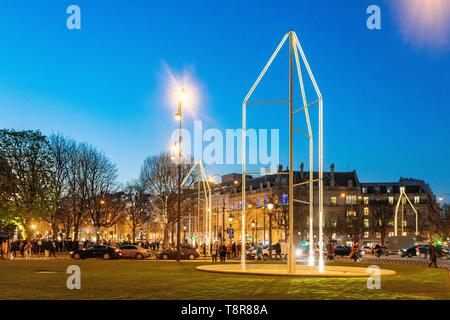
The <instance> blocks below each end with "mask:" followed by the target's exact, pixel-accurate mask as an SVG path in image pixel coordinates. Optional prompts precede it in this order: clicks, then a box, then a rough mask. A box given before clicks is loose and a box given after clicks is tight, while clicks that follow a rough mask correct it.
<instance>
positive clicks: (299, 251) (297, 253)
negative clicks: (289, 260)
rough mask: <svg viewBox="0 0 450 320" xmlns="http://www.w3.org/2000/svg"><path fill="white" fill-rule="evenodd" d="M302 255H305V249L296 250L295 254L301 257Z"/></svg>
mask: <svg viewBox="0 0 450 320" xmlns="http://www.w3.org/2000/svg"><path fill="white" fill-rule="evenodd" d="M302 255H303V250H302V249H297V250H295V256H296V257H301V256H302Z"/></svg>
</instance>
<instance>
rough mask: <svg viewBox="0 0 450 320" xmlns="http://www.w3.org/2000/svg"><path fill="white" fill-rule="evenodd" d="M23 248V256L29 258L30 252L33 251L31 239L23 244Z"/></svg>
mask: <svg viewBox="0 0 450 320" xmlns="http://www.w3.org/2000/svg"><path fill="white" fill-rule="evenodd" d="M24 250H25V257H26V258H27V259H30V258H31V255H32V252H33V245H32V244H31V241H29V240H28V241H27V243H26V244H25V247H24Z"/></svg>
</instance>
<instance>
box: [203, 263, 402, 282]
mask: <svg viewBox="0 0 450 320" xmlns="http://www.w3.org/2000/svg"><path fill="white" fill-rule="evenodd" d="M196 269H197V270H200V271H207V272H217V273H231V274H242V275H258V276H289V277H318V278H356V277H364V278H367V277H369V276H371V275H373V273H372V272H368V270H367V268H364V267H344V266H325V267H324V272H319V269H318V267H317V266H315V267H309V266H306V265H297V267H296V272H295V274H289V273H288V270H287V265H285V264H246V267H245V269H243V268H241V265H240V264H234V263H233V264H231V263H226V264H211V265H204V266H198V267H196ZM395 274H396V273H395V271H392V270H388V269H380V275H381V276H393V275H395Z"/></svg>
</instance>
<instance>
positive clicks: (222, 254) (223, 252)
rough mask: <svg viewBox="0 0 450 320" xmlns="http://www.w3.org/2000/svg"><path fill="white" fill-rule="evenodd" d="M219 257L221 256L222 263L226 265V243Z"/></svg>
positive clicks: (221, 248) (222, 246) (221, 247)
mask: <svg viewBox="0 0 450 320" xmlns="http://www.w3.org/2000/svg"><path fill="white" fill-rule="evenodd" d="M219 255H220V262H222V263H225V259H226V256H227V247H226V246H225V243H222V245H221V246H220V251H219Z"/></svg>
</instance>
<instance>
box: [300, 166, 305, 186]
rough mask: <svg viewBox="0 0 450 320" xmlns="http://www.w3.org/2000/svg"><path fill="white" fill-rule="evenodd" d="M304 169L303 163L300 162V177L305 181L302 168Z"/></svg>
mask: <svg viewBox="0 0 450 320" xmlns="http://www.w3.org/2000/svg"><path fill="white" fill-rule="evenodd" d="M304 169H305V164H304V163H303V162H302V163H300V178H301V179H302V181H305V176H304V172H303V170H304Z"/></svg>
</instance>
